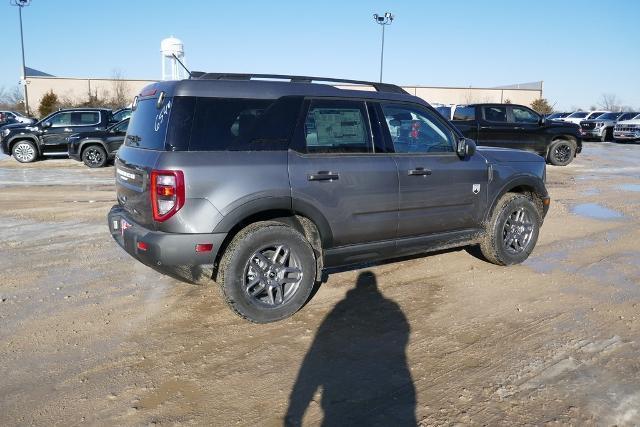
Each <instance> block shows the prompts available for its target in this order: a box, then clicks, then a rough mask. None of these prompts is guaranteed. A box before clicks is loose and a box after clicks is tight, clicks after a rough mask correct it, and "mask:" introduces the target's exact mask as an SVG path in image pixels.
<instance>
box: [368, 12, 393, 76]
mask: <svg viewBox="0 0 640 427" xmlns="http://www.w3.org/2000/svg"><path fill="white" fill-rule="evenodd" d="M394 18H395V16H393V15H392V14H391V13H390V12H385V14H384V15H378V14H377V13H374V14H373V20H374V21H376V23H377V24H379V25H380V26H381V27H382V48H381V49H380V83H382V67H383V65H384V27H386V26H387V25H391V23H392V22H393V19H394Z"/></svg>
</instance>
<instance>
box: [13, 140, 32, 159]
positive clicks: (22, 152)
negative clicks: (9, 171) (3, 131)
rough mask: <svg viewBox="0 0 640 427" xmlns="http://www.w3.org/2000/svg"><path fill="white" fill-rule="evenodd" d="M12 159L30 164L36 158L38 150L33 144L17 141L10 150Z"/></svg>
mask: <svg viewBox="0 0 640 427" xmlns="http://www.w3.org/2000/svg"><path fill="white" fill-rule="evenodd" d="M11 154H13V158H14V159H16V160H17V161H19V162H20V163H31V162H33V161H35V160H36V159H37V158H38V150H37V149H36V146H35V144H34V143H33V142H30V141H18V142H16V143H15V144H14V146H13V148H12V149H11Z"/></svg>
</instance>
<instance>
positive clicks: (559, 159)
mask: <svg viewBox="0 0 640 427" xmlns="http://www.w3.org/2000/svg"><path fill="white" fill-rule="evenodd" d="M575 154H576V149H575V147H574V145H573V144H572V143H571V142H570V141H566V140H564V139H559V140H556V141H554V142H553V143H552V144H551V147H549V155H548V159H547V160H548V161H549V163H551V164H552V165H555V166H566V165H568V164H569V163H571V161H572V160H573V158H574V157H575Z"/></svg>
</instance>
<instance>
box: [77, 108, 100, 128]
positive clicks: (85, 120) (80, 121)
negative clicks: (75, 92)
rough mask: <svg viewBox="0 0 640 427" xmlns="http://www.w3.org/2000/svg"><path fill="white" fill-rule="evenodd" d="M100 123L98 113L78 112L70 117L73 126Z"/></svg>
mask: <svg viewBox="0 0 640 427" xmlns="http://www.w3.org/2000/svg"><path fill="white" fill-rule="evenodd" d="M99 123H100V113H99V112H97V111H78V112H74V113H73V114H72V115H71V124H72V125H73V126H91V125H97V124H99Z"/></svg>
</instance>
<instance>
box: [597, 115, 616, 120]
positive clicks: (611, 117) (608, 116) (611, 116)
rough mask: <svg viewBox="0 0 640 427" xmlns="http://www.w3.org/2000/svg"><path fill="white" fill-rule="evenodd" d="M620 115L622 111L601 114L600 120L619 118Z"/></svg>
mask: <svg viewBox="0 0 640 427" xmlns="http://www.w3.org/2000/svg"><path fill="white" fill-rule="evenodd" d="M619 115H620V113H604V114H603V115H601V116H598V119H600V120H615V119H617V118H618V116H619Z"/></svg>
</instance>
